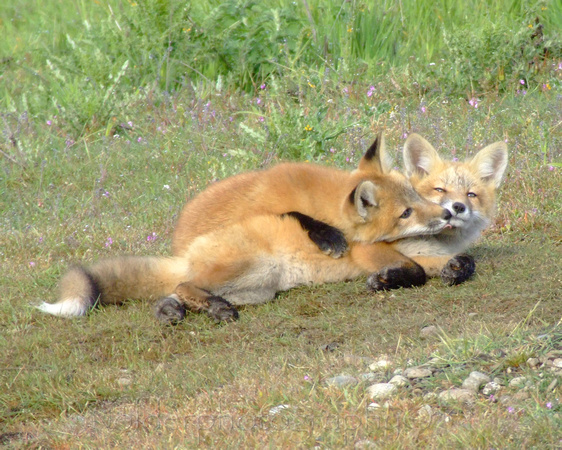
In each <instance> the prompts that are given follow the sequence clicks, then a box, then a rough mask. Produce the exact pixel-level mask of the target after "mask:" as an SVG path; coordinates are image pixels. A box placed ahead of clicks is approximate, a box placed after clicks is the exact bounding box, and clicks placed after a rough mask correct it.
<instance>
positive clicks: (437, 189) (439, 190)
mask: <svg viewBox="0 0 562 450" xmlns="http://www.w3.org/2000/svg"><path fill="white" fill-rule="evenodd" d="M435 190H436V191H437V192H439V193H441V192H445V189H443V188H435Z"/></svg>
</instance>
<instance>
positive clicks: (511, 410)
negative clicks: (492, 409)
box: [507, 406, 515, 414]
mask: <svg viewBox="0 0 562 450" xmlns="http://www.w3.org/2000/svg"><path fill="white" fill-rule="evenodd" d="M507 412H508V413H510V414H513V413H514V412H515V408H514V407H513V406H509V407H508V408H507Z"/></svg>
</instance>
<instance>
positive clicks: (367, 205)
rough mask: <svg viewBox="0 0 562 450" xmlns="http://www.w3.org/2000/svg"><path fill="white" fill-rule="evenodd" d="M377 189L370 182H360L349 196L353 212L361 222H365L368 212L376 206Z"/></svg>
mask: <svg viewBox="0 0 562 450" xmlns="http://www.w3.org/2000/svg"><path fill="white" fill-rule="evenodd" d="M376 191H377V187H376V186H375V183H373V182H372V181H362V182H361V183H359V184H358V185H357V187H356V188H355V189H353V192H352V193H351V195H350V196H349V200H350V201H351V203H353V206H354V207H355V211H356V212H357V214H359V217H361V218H362V219H363V220H367V218H368V216H369V210H370V209H371V208H374V207H376V206H377V199H376Z"/></svg>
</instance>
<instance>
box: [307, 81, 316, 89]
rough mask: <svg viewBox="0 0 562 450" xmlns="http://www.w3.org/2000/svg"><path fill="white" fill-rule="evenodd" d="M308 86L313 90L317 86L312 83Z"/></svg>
mask: <svg viewBox="0 0 562 450" xmlns="http://www.w3.org/2000/svg"><path fill="white" fill-rule="evenodd" d="M308 85H309V86H310V87H311V88H315V87H316V85H315V84H312V83H311V82H310V81H309V82H308Z"/></svg>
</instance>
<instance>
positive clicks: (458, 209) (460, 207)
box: [453, 202, 466, 214]
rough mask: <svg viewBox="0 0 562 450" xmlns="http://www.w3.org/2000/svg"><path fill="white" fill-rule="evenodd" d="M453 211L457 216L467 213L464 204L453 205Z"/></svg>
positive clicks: (456, 203)
mask: <svg viewBox="0 0 562 450" xmlns="http://www.w3.org/2000/svg"><path fill="white" fill-rule="evenodd" d="M453 211H455V214H462V213H463V212H465V211H466V206H465V204H464V203H461V202H455V203H453Z"/></svg>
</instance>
